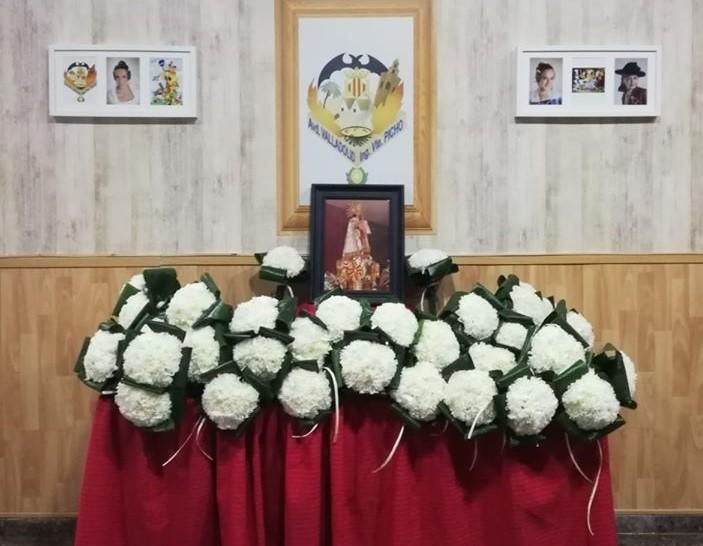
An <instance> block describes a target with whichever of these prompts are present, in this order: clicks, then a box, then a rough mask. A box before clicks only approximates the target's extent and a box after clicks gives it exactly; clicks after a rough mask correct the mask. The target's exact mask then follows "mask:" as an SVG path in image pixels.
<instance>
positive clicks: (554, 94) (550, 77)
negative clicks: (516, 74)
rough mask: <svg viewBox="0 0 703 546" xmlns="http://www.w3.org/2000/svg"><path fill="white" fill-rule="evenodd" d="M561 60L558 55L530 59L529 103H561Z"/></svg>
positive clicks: (562, 74) (562, 73)
mask: <svg viewBox="0 0 703 546" xmlns="http://www.w3.org/2000/svg"><path fill="white" fill-rule="evenodd" d="M562 66H563V61H562V59H561V58H559V57H554V58H539V57H535V58H532V59H530V72H529V74H530V77H531V79H532V81H531V82H530V87H529V89H530V104H539V105H552V104H561V103H562V88H563V86H562V81H563V80H564V72H563V70H562Z"/></svg>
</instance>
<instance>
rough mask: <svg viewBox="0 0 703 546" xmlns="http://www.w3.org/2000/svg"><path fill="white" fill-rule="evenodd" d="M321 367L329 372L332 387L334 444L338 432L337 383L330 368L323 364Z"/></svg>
mask: <svg viewBox="0 0 703 546" xmlns="http://www.w3.org/2000/svg"><path fill="white" fill-rule="evenodd" d="M322 369H323V370H325V371H326V372H327V373H328V374H329V376H330V379H331V380H332V385H333V387H334V434H333V436H332V443H333V444H334V443H336V442H337V435H338V434H339V385H338V384H337V378H336V377H335V375H334V372H333V371H332V370H331V369H330V368H328V367H327V366H325V367H324V368H322Z"/></svg>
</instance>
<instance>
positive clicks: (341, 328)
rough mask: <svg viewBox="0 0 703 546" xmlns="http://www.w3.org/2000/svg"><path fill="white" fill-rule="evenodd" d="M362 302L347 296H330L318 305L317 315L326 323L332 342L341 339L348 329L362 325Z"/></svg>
mask: <svg viewBox="0 0 703 546" xmlns="http://www.w3.org/2000/svg"><path fill="white" fill-rule="evenodd" d="M361 313H362V308H361V304H360V303H359V302H358V301H356V300H353V299H351V298H349V297H347V296H330V297H329V298H327V299H326V300H325V301H323V302H322V303H320V305H318V307H317V311H316V313H315V316H317V318H319V319H320V320H321V321H322V322H324V323H325V325H326V326H327V329H328V330H329V332H330V336H331V338H332V343H336V342H337V341H339V340H341V339H342V337H343V336H344V332H345V331H346V330H356V329H357V328H359V326H360V325H361Z"/></svg>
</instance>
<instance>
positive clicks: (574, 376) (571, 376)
mask: <svg viewBox="0 0 703 546" xmlns="http://www.w3.org/2000/svg"><path fill="white" fill-rule="evenodd" d="M588 370H589V367H588V365H587V364H586V363H585V362H583V361H579V362H576V363H575V364H573V365H571V366H569V367H568V368H567V369H566V370H564V371H563V372H561V373H560V374H559V375H557V376H556V377H555V378H554V379H553V380H552V382H551V384H552V389H553V390H554V394H555V395H556V397H557V398H558V399H559V400H561V397H562V396H564V393H565V392H566V389H568V388H569V385H571V384H572V383H573V382H574V381H576V380H578V379H580V378H582V377H583V376H584V375H586V374H587V373H588Z"/></svg>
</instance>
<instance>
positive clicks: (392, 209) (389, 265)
mask: <svg viewBox="0 0 703 546" xmlns="http://www.w3.org/2000/svg"><path fill="white" fill-rule="evenodd" d="M311 191H312V195H311V229H310V256H311V270H312V282H311V290H312V294H311V296H312V299H315V298H316V297H318V296H319V295H320V294H322V293H324V292H327V291H329V290H333V289H339V290H342V291H343V292H344V293H345V294H346V295H348V296H350V297H357V298H365V299H367V300H369V301H370V302H371V303H380V302H383V301H389V300H395V299H401V298H402V281H403V261H402V260H403V255H404V254H403V253H404V250H403V248H404V230H403V205H404V202H403V186H401V185H374V186H350V185H347V184H313V185H312V188H311Z"/></svg>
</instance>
